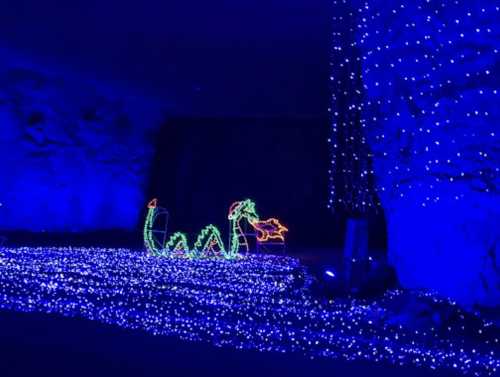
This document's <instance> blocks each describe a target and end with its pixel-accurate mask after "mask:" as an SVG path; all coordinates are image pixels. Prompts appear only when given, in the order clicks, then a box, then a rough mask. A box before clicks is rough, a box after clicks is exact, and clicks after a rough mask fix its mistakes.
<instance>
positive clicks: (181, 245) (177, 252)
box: [165, 232, 191, 257]
mask: <svg viewBox="0 0 500 377" xmlns="http://www.w3.org/2000/svg"><path fill="white" fill-rule="evenodd" d="M165 256H171V257H178V256H191V253H190V251H189V246H188V240H187V236H186V235H185V234H184V233H182V232H176V233H174V234H172V236H171V237H170V239H169V240H168V242H167V243H166V245H165Z"/></svg>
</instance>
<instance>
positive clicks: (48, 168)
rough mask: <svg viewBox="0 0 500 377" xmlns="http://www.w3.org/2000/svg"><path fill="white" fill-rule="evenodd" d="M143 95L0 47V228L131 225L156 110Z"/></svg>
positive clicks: (73, 228)
mask: <svg viewBox="0 0 500 377" xmlns="http://www.w3.org/2000/svg"><path fill="white" fill-rule="evenodd" d="M153 103H154V102H153V101H149V100H148V99H146V98H144V97H141V96H140V95H139V96H138V95H136V94H135V93H130V92H127V91H124V90H118V89H117V88H115V87H112V86H105V85H103V84H101V83H96V82H92V80H88V79H87V78H85V77H83V76H82V75H81V74H78V73H75V72H65V71H64V70H62V69H58V70H56V68H55V67H51V70H48V69H46V68H45V67H43V66H41V65H36V64H34V63H33V59H32V58H25V57H20V56H18V55H16V54H15V53H13V52H12V51H10V50H7V49H0V127H1V132H0V164H1V184H0V202H1V203H2V204H3V205H2V207H1V208H0V229H3V230H29V231H64V232H66V231H88V230H95V229H108V228H131V227H134V226H135V225H136V223H137V221H138V215H139V211H140V210H141V208H142V205H143V203H144V201H145V198H144V196H143V195H144V193H143V191H144V188H145V185H146V184H147V173H148V169H147V167H148V165H149V163H150V161H151V158H152V152H153V151H152V143H151V142H150V141H149V140H148V139H147V137H148V134H149V133H150V132H149V131H150V130H153V129H154V128H155V127H156V126H158V125H159V121H160V117H161V115H160V111H159V107H155V106H156V105H153Z"/></svg>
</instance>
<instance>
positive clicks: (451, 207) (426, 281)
mask: <svg viewBox="0 0 500 377" xmlns="http://www.w3.org/2000/svg"><path fill="white" fill-rule="evenodd" d="M353 14H354V15H355V16H356V17H358V20H359V23H358V27H357V30H356V31H357V38H356V39H357V40H356V45H357V48H359V50H360V56H361V59H362V65H363V73H362V74H363V82H364V89H365V101H364V106H363V112H364V119H363V122H364V126H366V130H367V133H368V136H369V141H370V146H371V149H372V151H373V156H374V157H373V160H374V169H375V175H376V181H377V186H378V193H379V196H380V198H381V201H382V205H383V207H384V210H385V213H386V217H387V222H388V239H389V258H390V261H391V263H392V264H393V265H394V266H395V267H396V269H397V272H398V276H399V279H400V281H401V283H402V285H403V286H405V287H411V288H430V289H434V290H437V291H439V292H440V293H442V294H444V295H447V296H450V297H452V298H455V299H457V300H458V301H459V302H461V303H463V304H465V305H473V304H481V305H491V306H495V305H500V221H499V219H500V174H499V167H500V147H499V146H500V106H499V104H500V54H499V49H500V43H499V41H500V29H499V27H498V25H500V7H498V4H497V5H496V6H495V4H493V2H491V1H487V0H478V1H465V0H457V1H451V0H444V1H439V2H435V1H426V0H414V1H403V2H402V1H394V0H384V1H380V0H372V1H367V2H366V4H365V2H363V4H361V5H359V6H358V7H357V8H356V11H355V12H354V13H353Z"/></svg>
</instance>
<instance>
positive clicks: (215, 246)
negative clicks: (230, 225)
mask: <svg viewBox="0 0 500 377" xmlns="http://www.w3.org/2000/svg"><path fill="white" fill-rule="evenodd" d="M220 256H226V249H225V248H224V243H223V242H222V237H221V234H220V231H219V229H218V228H217V227H216V226H215V225H212V224H210V225H207V226H206V227H205V228H204V229H203V230H202V231H201V233H200V234H199V235H198V239H197V240H196V243H195V244H194V249H193V257H195V258H199V257H201V258H209V257H220Z"/></svg>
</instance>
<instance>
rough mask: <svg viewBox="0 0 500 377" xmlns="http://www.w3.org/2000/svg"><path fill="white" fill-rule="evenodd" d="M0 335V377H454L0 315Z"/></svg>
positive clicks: (52, 319)
mask: <svg viewBox="0 0 500 377" xmlns="http://www.w3.org/2000/svg"><path fill="white" fill-rule="evenodd" d="M0 332H1V333H2V337H1V340H0V352H1V354H2V368H1V375H2V377H21V376H22V377H31V376H37V377H45V376H47V377H48V376H50V377H59V376H61V377H67V376H72V377H77V376H85V377H88V376H95V377H98V376H122V377H127V376H133V377H137V376H147V377H153V376H201V375H205V376H252V377H255V376H304V377H306V376H307V377H312V376H318V377H319V376H348V375H349V376H364V375H368V374H369V375H370V376H373V377H377V376H380V377H382V376H383V377H396V376H397V377H399V376H403V375H404V376H406V377H417V376H418V377H440V376H441V377H447V376H449V377H452V376H457V375H456V374H453V373H451V372H432V371H427V370H422V369H416V368H405V367H394V366H391V365H381V364H377V365H375V364H371V363H366V362H362V361H357V362H356V363H350V362H345V361H338V360H324V359H314V360H311V359H306V358H304V357H303V356H300V355H294V354H286V355H282V354H276V353H259V352H252V351H234V350H228V349H219V348H215V347H212V346H210V345H203V344H198V343H186V342H181V341H178V340H175V339H171V338H168V337H163V336H158V337H155V336H151V335H148V334H145V333H142V332H139V331H137V332H134V331H126V330H122V329H119V328H115V327H111V326H107V325H102V324H99V323H95V322H90V321H85V320H80V319H69V318H61V317H58V316H48V315H42V314H23V313H10V312H3V311H2V312H0Z"/></svg>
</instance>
